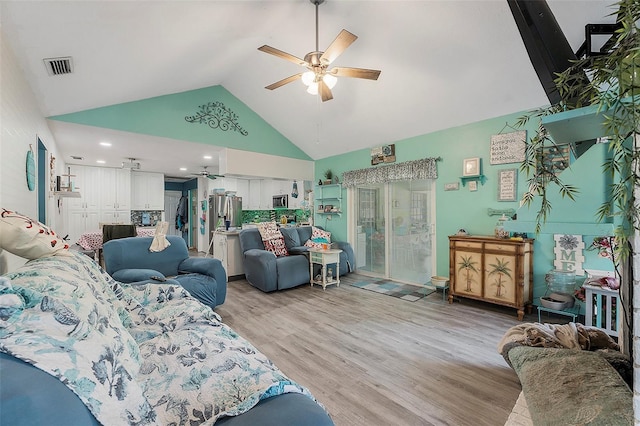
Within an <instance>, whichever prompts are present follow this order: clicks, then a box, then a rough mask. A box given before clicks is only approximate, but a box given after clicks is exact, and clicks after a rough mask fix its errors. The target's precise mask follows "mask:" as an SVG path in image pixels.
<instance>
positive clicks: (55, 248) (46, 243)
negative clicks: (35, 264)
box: [0, 209, 69, 260]
mask: <svg viewBox="0 0 640 426" xmlns="http://www.w3.org/2000/svg"><path fill="white" fill-rule="evenodd" d="M0 249H4V250H6V251H8V252H10V253H13V254H15V255H16V256H20V257H24V258H26V259H29V260H33V259H39V258H41V257H46V256H52V255H54V254H55V255H68V254H69V244H67V243H66V242H65V241H64V240H63V239H62V238H60V237H58V235H57V234H56V233H55V232H54V231H53V230H52V229H51V228H49V227H48V226H46V225H44V224H42V223H40V222H38V221H37V220H34V219H31V218H29V217H27V216H23V215H21V214H19V213H16V212H13V211H10V210H6V209H2V213H1V214H0Z"/></svg>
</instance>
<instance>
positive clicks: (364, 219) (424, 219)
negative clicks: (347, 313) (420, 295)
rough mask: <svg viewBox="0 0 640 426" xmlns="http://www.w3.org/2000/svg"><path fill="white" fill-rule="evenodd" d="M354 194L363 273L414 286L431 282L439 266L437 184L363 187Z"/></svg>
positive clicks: (359, 265) (419, 182)
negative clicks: (435, 245) (436, 248)
mask: <svg viewBox="0 0 640 426" xmlns="http://www.w3.org/2000/svg"><path fill="white" fill-rule="evenodd" d="M354 195H355V203H354V206H355V209H356V213H357V214H356V215H354V216H352V217H353V218H354V220H355V224H354V225H355V230H356V232H355V247H354V248H355V252H356V268H357V269H358V272H360V273H363V274H366V275H372V276H378V277H381V278H389V279H393V280H396V281H401V282H406V283H410V284H424V283H426V282H427V281H429V279H430V277H431V275H432V270H433V264H434V261H435V260H434V258H433V243H434V238H433V237H434V235H433V230H434V229H435V226H434V224H433V218H434V217H435V215H434V213H433V212H434V208H435V199H434V191H433V180H413V181H398V182H391V183H387V184H376V185H363V186H358V187H356V188H355V190H354Z"/></svg>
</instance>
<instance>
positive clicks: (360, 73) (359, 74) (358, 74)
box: [329, 67, 381, 80]
mask: <svg viewBox="0 0 640 426" xmlns="http://www.w3.org/2000/svg"><path fill="white" fill-rule="evenodd" d="M380 72H381V71H380V70H369V69H366V68H344V67H335V68H332V69H331V70H330V71H329V74H332V75H335V76H337V77H352V78H366V79H367V80H377V79H378V77H379V76H380Z"/></svg>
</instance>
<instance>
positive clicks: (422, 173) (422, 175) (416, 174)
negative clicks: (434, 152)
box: [342, 158, 439, 187]
mask: <svg viewBox="0 0 640 426" xmlns="http://www.w3.org/2000/svg"><path fill="white" fill-rule="evenodd" d="M438 160H439V158H423V159H420V160H414V161H406V162H404V163H398V164H392V165H389V166H380V167H371V168H368V169H360V170H351V171H348V172H344V173H343V174H342V186H344V187H349V186H358V185H364V184H370V183H385V182H393V181H399V180H418V179H437V178H438V168H437V167H436V161H438Z"/></svg>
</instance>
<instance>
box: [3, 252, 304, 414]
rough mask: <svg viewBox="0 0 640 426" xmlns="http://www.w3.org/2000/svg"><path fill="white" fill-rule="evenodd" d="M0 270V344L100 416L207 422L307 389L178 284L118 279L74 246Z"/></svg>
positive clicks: (7, 351) (6, 350)
mask: <svg viewBox="0 0 640 426" xmlns="http://www.w3.org/2000/svg"><path fill="white" fill-rule="evenodd" d="M6 278H9V279H10V280H11V281H10V282H9V283H7V282H6V281H5V282H4V284H3V285H2V286H0V297H1V298H2V299H3V300H4V302H5V303H3V304H1V305H2V306H0V351H2V352H6V353H8V354H11V355H13V356H15V357H17V358H20V359H22V360H24V361H26V362H28V363H30V364H32V365H34V366H36V367H37V368H39V369H41V370H43V371H46V372H48V373H49V374H51V375H53V376H55V377H57V378H59V379H60V380H61V381H62V382H63V383H64V384H65V385H66V386H67V387H68V388H69V389H71V390H72V391H73V392H75V393H76V394H77V395H78V396H79V397H80V399H81V400H82V401H83V402H84V403H85V405H86V406H87V407H88V408H89V410H91V412H92V413H93V415H94V416H95V417H96V419H98V421H99V422H100V423H102V424H104V425H124V424H129V425H133V424H135V425H169V424H175V425H178V424H180V425H184V424H213V423H214V422H215V420H216V419H218V418H219V417H221V416H225V415H237V414H241V413H243V412H245V411H247V410H249V409H250V408H251V407H253V406H254V405H255V404H257V403H258V402H259V400H260V399H263V398H267V397H270V396H273V395H278V394H282V393H287V392H297V393H303V394H306V395H308V396H310V394H309V392H308V391H307V390H306V389H305V388H303V387H301V386H299V385H297V384H296V383H294V382H292V381H291V380H289V379H288V378H287V377H285V376H284V375H283V374H282V373H281V372H280V371H279V370H278V369H277V368H276V367H275V366H274V365H273V364H272V363H271V362H270V361H269V360H268V359H267V358H266V357H265V356H264V355H263V354H261V353H260V352H258V351H257V350H256V349H255V348H254V347H253V346H252V345H251V344H250V343H249V342H248V341H246V340H244V339H243V338H241V337H239V336H238V335H237V334H236V333H235V332H234V331H233V330H232V329H230V328H229V327H228V326H226V325H225V324H223V323H222V322H221V319H220V317H219V316H218V315H217V314H216V313H215V312H213V311H212V310H211V309H210V308H209V307H207V306H205V305H203V304H201V303H200V302H198V301H197V300H195V299H193V298H192V297H191V296H190V295H189V294H188V293H187V292H186V291H185V290H184V289H182V288H181V287H179V286H171V285H164V284H146V285H141V286H130V285H124V284H121V283H118V282H116V281H114V280H113V279H112V278H111V277H110V276H109V275H108V274H107V273H106V272H104V271H103V270H102V269H100V268H98V267H97V265H96V264H95V262H93V261H92V260H91V259H90V258H89V257H87V256H85V255H83V254H80V253H72V256H70V257H60V256H53V257H48V258H41V259H37V260H33V261H30V262H28V263H27V264H26V265H25V266H23V267H22V268H20V269H19V270H18V271H17V272H14V273H11V274H8V275H7V276H6ZM310 397H311V396H310Z"/></svg>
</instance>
